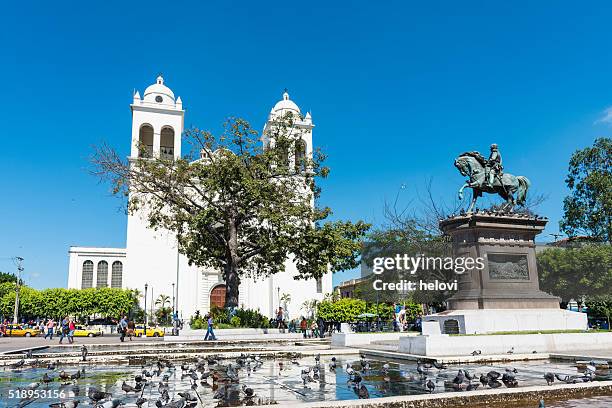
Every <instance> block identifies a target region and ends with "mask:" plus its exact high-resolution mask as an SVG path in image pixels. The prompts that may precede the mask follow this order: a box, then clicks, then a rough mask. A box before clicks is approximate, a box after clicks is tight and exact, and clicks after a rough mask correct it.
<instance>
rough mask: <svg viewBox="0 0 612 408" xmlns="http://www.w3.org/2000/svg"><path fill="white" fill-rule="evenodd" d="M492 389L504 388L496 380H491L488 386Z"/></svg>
mask: <svg viewBox="0 0 612 408" xmlns="http://www.w3.org/2000/svg"><path fill="white" fill-rule="evenodd" d="M487 385H488V386H489V387H490V388H499V387H501V386H502V383H500V382H499V381H497V380H494V379H492V378H491V379H489V383H488V384H487Z"/></svg>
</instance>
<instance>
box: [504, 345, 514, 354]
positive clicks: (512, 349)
mask: <svg viewBox="0 0 612 408" xmlns="http://www.w3.org/2000/svg"><path fill="white" fill-rule="evenodd" d="M506 354H514V346H512V347H511V348H510V350H508V351H507V352H506Z"/></svg>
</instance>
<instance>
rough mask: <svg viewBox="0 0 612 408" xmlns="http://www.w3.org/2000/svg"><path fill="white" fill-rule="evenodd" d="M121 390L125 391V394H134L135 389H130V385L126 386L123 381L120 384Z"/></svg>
mask: <svg viewBox="0 0 612 408" xmlns="http://www.w3.org/2000/svg"><path fill="white" fill-rule="evenodd" d="M121 389H122V390H123V391H125V393H126V394H127V393H128V392H136V391H137V390H136V388H134V387H132V386H131V385H130V384H127V383H126V382H125V381H124V382H123V384H121Z"/></svg>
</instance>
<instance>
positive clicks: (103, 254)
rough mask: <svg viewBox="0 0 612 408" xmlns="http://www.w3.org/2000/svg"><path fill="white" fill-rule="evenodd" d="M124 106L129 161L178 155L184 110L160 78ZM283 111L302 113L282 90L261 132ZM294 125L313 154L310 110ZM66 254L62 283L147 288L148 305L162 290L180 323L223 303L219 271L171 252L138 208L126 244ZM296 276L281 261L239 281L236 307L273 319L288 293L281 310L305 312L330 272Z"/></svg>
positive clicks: (173, 246)
mask: <svg viewBox="0 0 612 408" xmlns="http://www.w3.org/2000/svg"><path fill="white" fill-rule="evenodd" d="M130 108H131V110H132V141H131V153H130V157H131V158H135V157H137V156H138V154H140V153H144V154H148V155H154V156H161V157H164V156H166V157H174V158H178V157H181V135H182V133H183V126H184V119H185V110H184V109H183V103H182V101H181V98H180V97H177V98H175V96H174V92H172V90H171V89H170V88H168V87H167V86H166V85H165V84H164V78H163V77H162V76H161V75H160V76H159V77H158V78H157V80H156V82H155V83H154V84H152V85H150V86H149V87H148V88H147V89H145V91H144V94H143V96H142V97H141V96H140V93H139V92H135V93H134V99H133V101H132V104H131V105H130ZM288 111H290V112H292V113H294V114H298V115H300V114H301V112H300V108H299V107H298V106H297V105H296V104H295V103H294V102H293V101H292V100H291V99H289V95H288V94H287V92H285V93H284V94H283V99H281V100H280V101H279V102H277V103H276V105H274V107H273V108H272V110H271V111H270V114H269V116H268V121H267V122H266V124H265V125H264V130H265V129H266V128H267V127H268V126H270V124H271V123H272V121H273V120H274V119H275V118H276V117H277V116H278V115H284V114H285V113H286V112H288ZM300 117H301V116H300ZM295 126H296V127H299V128H300V131H301V133H302V135H303V142H304V143H305V144H306V154H312V129H313V127H314V125H313V123H312V118H311V116H310V113H308V114H306V116H305V117H303V119H301V120H299V121H297V122H296V124H295ZM140 145H144V146H146V149H144V152H143V149H140V152H139V148H138V147H139V146H140ZM69 256H70V260H69V273H68V288H79V289H80V288H92V287H98V288H100V287H115V288H129V289H138V290H140V292H141V293H143V294H144V292H145V285H147V303H148V306H147V308H148V307H149V306H150V305H151V301H152V300H153V301H155V300H156V299H157V298H158V296H159V295H160V294H163V295H167V296H169V297H170V299H172V300H173V304H174V305H176V310H177V311H178V314H179V317H181V318H183V319H186V320H187V319H188V318H189V317H190V316H192V315H193V314H194V313H195V311H196V310H199V311H200V313H202V314H205V313H207V312H208V311H209V310H210V307H211V306H212V305H218V306H222V305H223V304H224V302H225V284H224V282H223V279H222V274H221V271H217V270H212V269H206V268H199V267H196V266H190V265H189V264H188V262H187V258H186V257H185V256H184V255H183V254H180V253H179V252H178V250H177V243H176V237H175V236H173V235H172V234H171V233H168V232H165V233H164V232H159V231H157V232H156V231H153V230H152V229H149V228H148V227H147V222H146V219H145V217H144V216H143V214H142V213H135V214H129V215H128V220H127V239H126V247H125V248H107V247H84V246H71V247H70V250H69ZM296 274H297V269H296V266H295V265H294V263H293V262H292V261H291V260H290V259H287V260H286V261H285V270H284V272H280V273H277V274H275V275H273V276H270V277H268V278H263V279H260V280H252V279H250V278H243V279H242V281H241V284H240V288H239V290H240V295H239V304H240V306H241V307H244V308H249V309H255V310H259V312H260V313H262V314H263V315H264V316H268V317H273V316H274V314H275V311H276V309H277V308H278V307H279V305H281V306H283V307H285V304H284V302H282V301H281V299H280V298H282V297H283V295H284V294H289V295H290V297H291V300H290V302H289V303H288V304H287V305H286V309H287V312H288V314H289V316H290V318H296V317H299V316H300V315H304V314H305V311H304V310H302V309H301V307H302V304H303V303H304V302H305V301H306V300H312V299H317V300H322V299H323V297H324V295H325V294H326V293H330V292H331V291H332V276H331V273H327V274H326V275H324V276H323V278H321V279H317V280H315V279H310V280H295V279H293V277H294V276H296ZM143 303H144V299H143V300H141V304H143Z"/></svg>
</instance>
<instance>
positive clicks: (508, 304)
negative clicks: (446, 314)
mask: <svg viewBox="0 0 612 408" xmlns="http://www.w3.org/2000/svg"><path fill="white" fill-rule="evenodd" d="M547 221H548V220H547V219H546V218H540V217H527V216H519V215H494V214H485V213H473V214H467V215H462V216H457V217H452V218H448V219H446V220H444V221H442V222H440V227H441V228H442V230H443V231H444V232H445V233H446V234H448V235H449V236H450V237H451V240H452V242H453V254H454V256H455V257H471V258H474V259H476V258H479V257H480V258H483V259H484V268H483V269H481V270H478V269H472V270H471V271H467V272H465V273H464V274H463V275H461V276H460V277H459V289H458V291H457V293H455V295H454V296H453V297H451V298H450V299H449V300H448V303H449V309H451V310H462V309H559V299H558V298H557V297H555V296H551V295H549V294H547V293H544V292H542V291H540V287H539V284H538V271H537V266H536V259H535V242H534V239H535V236H536V235H537V234H539V233H540V232H542V230H544V227H545V226H546V223H547Z"/></svg>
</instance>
